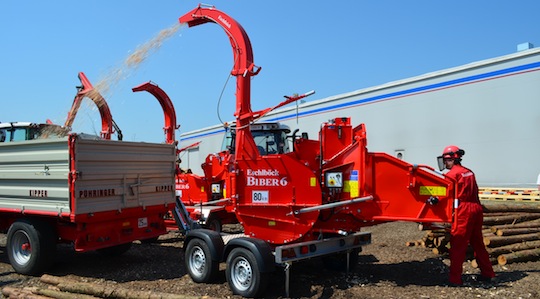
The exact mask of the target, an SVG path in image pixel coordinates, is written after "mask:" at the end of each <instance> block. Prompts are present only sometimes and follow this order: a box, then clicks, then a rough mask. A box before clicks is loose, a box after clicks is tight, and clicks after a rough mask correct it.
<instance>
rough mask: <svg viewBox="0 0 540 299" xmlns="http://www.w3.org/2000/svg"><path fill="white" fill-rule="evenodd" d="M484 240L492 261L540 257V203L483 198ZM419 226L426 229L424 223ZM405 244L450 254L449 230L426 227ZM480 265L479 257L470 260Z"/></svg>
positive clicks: (538, 258)
mask: <svg viewBox="0 0 540 299" xmlns="http://www.w3.org/2000/svg"><path fill="white" fill-rule="evenodd" d="M482 206H483V207H484V227H483V228H484V230H483V235H484V243H485V245H486V248H487V251H488V253H489V256H490V260H491V263H492V264H499V265H506V264H510V263H516V262H526V261H538V260H540V202H516V201H504V202H501V201H493V200H490V201H482ZM420 229H423V230H426V228H425V227H423V226H421V227H420ZM406 246H422V247H426V248H430V249H431V250H432V251H433V252H434V253H435V254H445V253H448V249H449V248H450V246H451V244H450V229H449V228H448V227H446V228H438V229H433V228H431V227H430V228H427V230H426V235H425V236H424V237H423V238H422V239H421V240H418V241H414V242H407V243H406ZM471 265H472V266H473V267H478V263H477V262H476V260H474V259H473V260H472V261H471Z"/></svg>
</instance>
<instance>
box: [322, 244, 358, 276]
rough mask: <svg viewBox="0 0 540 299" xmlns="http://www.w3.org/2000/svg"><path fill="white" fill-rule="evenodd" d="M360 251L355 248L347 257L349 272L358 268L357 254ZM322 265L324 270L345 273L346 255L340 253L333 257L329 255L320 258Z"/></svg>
mask: <svg viewBox="0 0 540 299" xmlns="http://www.w3.org/2000/svg"><path fill="white" fill-rule="evenodd" d="M360 251H361V249H360V248H355V249H353V250H352V251H351V253H350V255H349V270H354V269H356V267H357V266H358V261H359V260H360V257H359V255H358V254H359V253H360ZM322 260H323V264H324V266H325V268H326V269H329V270H333V271H346V270H347V253H346V252H341V253H337V254H335V255H329V256H325V257H323V258H322Z"/></svg>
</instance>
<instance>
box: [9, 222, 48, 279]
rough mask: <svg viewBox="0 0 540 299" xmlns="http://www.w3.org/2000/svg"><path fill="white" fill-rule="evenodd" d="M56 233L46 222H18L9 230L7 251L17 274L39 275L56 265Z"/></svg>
mask: <svg viewBox="0 0 540 299" xmlns="http://www.w3.org/2000/svg"><path fill="white" fill-rule="evenodd" d="M56 242H57V240H56V233H55V232H54V230H53V228H52V227H51V226H50V225H49V224H48V223H46V222H41V221H38V220H28V219H23V220H17V221H15V222H14V223H13V224H12V225H11V226H10V228H9V230H8V235H7V244H6V250H7V253H8V258H9V262H10V264H11V266H12V267H13V269H15V271H16V272H17V273H21V274H25V275H38V274H41V273H43V271H45V270H46V269H47V268H49V267H50V266H51V265H52V264H53V263H54V256H55V253H56Z"/></svg>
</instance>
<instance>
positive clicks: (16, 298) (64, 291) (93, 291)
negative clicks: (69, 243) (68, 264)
mask: <svg viewBox="0 0 540 299" xmlns="http://www.w3.org/2000/svg"><path fill="white" fill-rule="evenodd" d="M40 281H41V282H43V283H45V284H46V285H47V286H46V287H24V288H15V287H10V286H7V287H4V288H3V289H2V295H3V296H4V297H5V298H10V299H99V298H118V299H130V298H137V299H194V298H207V297H195V296H187V295H176V294H169V293H161V292H154V291H137V290H131V289H126V288H122V287H119V286H114V285H113V286H111V284H101V283H99V284H98V283H87V282H79V281H74V280H70V279H66V278H63V277H58V276H52V275H47V274H44V275H43V276H41V278H40Z"/></svg>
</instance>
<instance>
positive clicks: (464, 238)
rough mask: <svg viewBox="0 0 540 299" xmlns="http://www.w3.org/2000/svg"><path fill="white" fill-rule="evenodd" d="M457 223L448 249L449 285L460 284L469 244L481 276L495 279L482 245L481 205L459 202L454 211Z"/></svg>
mask: <svg viewBox="0 0 540 299" xmlns="http://www.w3.org/2000/svg"><path fill="white" fill-rule="evenodd" d="M456 213H457V221H456V223H455V224H454V226H453V228H452V239H451V241H450V242H451V246H452V247H451V248H450V279H449V280H450V283H453V284H458V285H460V284H462V283H463V281H462V279H461V273H462V272H463V262H464V261H465V254H466V251H467V245H468V244H469V243H470V244H471V246H472V248H473V250H474V254H475V258H476V261H477V262H478V267H479V268H480V271H481V275H482V276H484V277H489V278H492V277H495V272H493V267H492V266H491V262H490V261H489V254H488V252H487V250H486V247H485V245H484V237H483V235H482V222H483V220H484V216H483V211H482V205H480V204H479V203H476V202H461V203H460V204H459V207H458V208H457V209H456Z"/></svg>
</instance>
